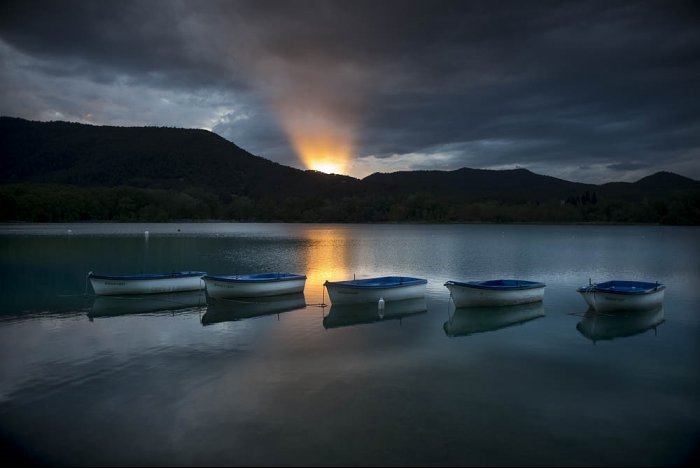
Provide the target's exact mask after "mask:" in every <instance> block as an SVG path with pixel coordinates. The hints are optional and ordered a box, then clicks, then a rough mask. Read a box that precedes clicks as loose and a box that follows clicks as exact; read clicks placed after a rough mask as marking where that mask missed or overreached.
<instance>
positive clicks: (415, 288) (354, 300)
mask: <svg viewBox="0 0 700 468" xmlns="http://www.w3.org/2000/svg"><path fill="white" fill-rule="evenodd" d="M326 289H327V290H328V297H330V300H331V303H333V304H360V303H363V302H379V299H384V302H385V303H386V302H389V301H402V300H404V299H413V298H417V297H423V296H425V289H426V284H425V283H421V284H414V285H409V286H401V287H393V288H366V289H364V288H357V287H348V286H344V285H342V284H327V285H326Z"/></svg>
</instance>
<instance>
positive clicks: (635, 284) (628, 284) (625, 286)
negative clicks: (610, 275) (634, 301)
mask: <svg viewBox="0 0 700 468" xmlns="http://www.w3.org/2000/svg"><path fill="white" fill-rule="evenodd" d="M664 289H666V286H664V285H663V284H661V283H658V282H657V283H650V282H648V281H622V280H613V281H605V282H603V283H594V284H592V285H590V286H583V287H581V288H578V289H577V291H579V292H587V291H600V292H607V293H614V294H649V293H652V292H656V291H663V290H664Z"/></svg>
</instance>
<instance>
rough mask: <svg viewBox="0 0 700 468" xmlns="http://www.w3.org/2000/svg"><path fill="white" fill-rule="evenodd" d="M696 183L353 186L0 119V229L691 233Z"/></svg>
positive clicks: (384, 181) (481, 176)
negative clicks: (261, 225) (433, 226)
mask: <svg viewBox="0 0 700 468" xmlns="http://www.w3.org/2000/svg"><path fill="white" fill-rule="evenodd" d="M699 193H700V182H698V181H695V180H692V179H689V178H687V177H683V176H680V175H677V174H673V173H669V172H659V173H656V174H653V175H650V176H648V177H645V178H643V179H641V180H639V181H637V182H634V183H627V182H614V183H607V184H602V185H595V184H583V183H577V182H569V181H566V180H562V179H557V178H555V177H550V176H545V175H540V174H535V173H533V172H531V171H528V170H526V169H513V170H484V169H470V168H462V169H458V170H454V171H403V172H394V173H389V174H384V173H375V174H372V175H370V176H368V177H366V178H364V179H362V180H358V179H355V178H352V177H348V176H342V175H329V174H324V173H320V172H316V171H302V170H299V169H295V168H292V167H288V166H284V165H281V164H278V163H275V162H272V161H270V160H267V159H265V158H261V157H258V156H254V155H252V154H250V153H249V152H247V151H245V150H244V149H242V148H240V147H238V146H237V145H235V144H234V143H231V142H230V141H228V140H226V139H224V138H222V137H220V136H218V135H216V134H214V133H212V132H209V131H206V130H195V129H180V128H168V127H111V126H92V125H85V124H78V123H68V122H32V121H27V120H24V119H18V118H11V117H0V220H3V219H4V220H34V221H43V220H48V221H53V220H56V221H58V220H80V219H85V220H90V219H107V220H112V219H114V220H168V219H185V218H188V219H240V220H259V221H267V220H282V221H341V222H347V221H352V222H366V221H430V222H444V221H495V222H509V221H542V222H552V221H554V222H558V221H567V222H572V221H574V222H580V221H592V222H669V223H674V224H678V223H680V224H700V196H699V195H698V194H699Z"/></svg>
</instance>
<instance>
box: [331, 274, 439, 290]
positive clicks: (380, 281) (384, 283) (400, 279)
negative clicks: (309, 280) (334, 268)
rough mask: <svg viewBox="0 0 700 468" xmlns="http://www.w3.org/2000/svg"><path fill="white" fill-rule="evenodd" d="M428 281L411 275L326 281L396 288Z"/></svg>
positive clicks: (357, 285)
mask: <svg viewBox="0 0 700 468" xmlns="http://www.w3.org/2000/svg"><path fill="white" fill-rule="evenodd" d="M427 282H428V280H427V279H422V278H411V277H409V276H379V277H376V278H366V279H352V280H347V281H326V284H338V285H343V286H347V287H357V288H396V287H400V286H412V285H416V284H426V283H427Z"/></svg>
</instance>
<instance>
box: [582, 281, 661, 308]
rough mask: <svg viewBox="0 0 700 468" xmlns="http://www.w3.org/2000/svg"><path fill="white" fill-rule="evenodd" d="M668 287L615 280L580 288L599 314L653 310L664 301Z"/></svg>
mask: <svg viewBox="0 0 700 468" xmlns="http://www.w3.org/2000/svg"><path fill="white" fill-rule="evenodd" d="M665 289H666V286H664V285H663V284H660V283H658V282H657V283H650V282H647V281H624V280H613V281H605V282H603V283H592V284H589V285H588V286H583V287H580V288H578V289H577V290H576V291H577V292H578V293H580V294H581V296H582V297H583V299H584V300H585V301H586V303H587V304H588V306H589V307H590V308H591V309H593V310H596V311H598V312H610V311H615V310H635V309H653V308H655V307H659V306H660V305H661V304H662V303H663V300H664V291H665Z"/></svg>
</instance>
